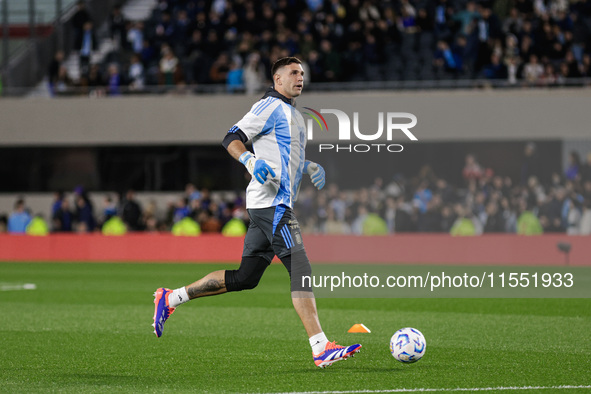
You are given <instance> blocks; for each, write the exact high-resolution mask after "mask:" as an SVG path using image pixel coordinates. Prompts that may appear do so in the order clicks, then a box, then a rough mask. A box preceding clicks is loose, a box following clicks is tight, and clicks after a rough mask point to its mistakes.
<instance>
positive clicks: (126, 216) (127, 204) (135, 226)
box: [120, 189, 143, 231]
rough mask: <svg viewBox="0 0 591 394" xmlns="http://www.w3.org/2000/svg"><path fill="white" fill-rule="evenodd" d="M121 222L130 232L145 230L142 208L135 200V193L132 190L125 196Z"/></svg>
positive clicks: (121, 208)
mask: <svg viewBox="0 0 591 394" xmlns="http://www.w3.org/2000/svg"><path fill="white" fill-rule="evenodd" d="M120 210H121V220H123V223H125V224H126V225H127V229H128V230H129V231H141V230H143V223H142V222H141V219H142V208H141V206H140V204H138V202H137V201H136V200H135V192H134V191H133V190H131V189H129V190H128V191H127V193H126V194H125V199H123V200H122V205H121V207H120Z"/></svg>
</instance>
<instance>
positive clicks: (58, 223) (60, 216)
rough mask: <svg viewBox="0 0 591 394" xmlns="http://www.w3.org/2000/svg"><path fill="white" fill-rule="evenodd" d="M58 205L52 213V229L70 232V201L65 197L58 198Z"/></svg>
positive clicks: (72, 220)
mask: <svg viewBox="0 0 591 394" xmlns="http://www.w3.org/2000/svg"><path fill="white" fill-rule="evenodd" d="M59 203H60V206H59V208H58V209H57V210H55V211H54V212H53V214H52V216H51V217H52V231H54V232H70V231H72V230H73V225H74V213H72V211H71V209H70V201H68V199H67V198H62V199H60V200H59Z"/></svg>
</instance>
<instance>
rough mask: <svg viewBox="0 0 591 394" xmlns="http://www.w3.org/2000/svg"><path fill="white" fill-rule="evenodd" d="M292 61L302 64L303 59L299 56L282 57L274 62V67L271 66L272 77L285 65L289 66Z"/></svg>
mask: <svg viewBox="0 0 591 394" xmlns="http://www.w3.org/2000/svg"><path fill="white" fill-rule="evenodd" d="M292 63H297V64H302V61H301V60H300V59H298V58H297V57H293V56H289V57H282V58H281V59H278V60H277V61H276V62H275V63H273V67H271V78H273V75H275V73H276V72H277V70H279V69H280V68H281V67H283V66H287V65H289V64H292Z"/></svg>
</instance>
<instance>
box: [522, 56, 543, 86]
mask: <svg viewBox="0 0 591 394" xmlns="http://www.w3.org/2000/svg"><path fill="white" fill-rule="evenodd" d="M543 74H544V67H543V66H542V65H541V64H540V63H538V57H537V56H536V55H534V54H531V55H530V56H529V62H528V63H527V64H526V65H525V67H524V68H523V79H525V81H526V82H529V83H537V82H538V81H539V79H540V78H541V77H542V75H543Z"/></svg>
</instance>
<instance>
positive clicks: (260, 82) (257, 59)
mask: <svg viewBox="0 0 591 394" xmlns="http://www.w3.org/2000/svg"><path fill="white" fill-rule="evenodd" d="M243 73H244V74H243V75H244V77H243V78H244V87H245V90H246V94H248V95H252V94H255V93H257V92H259V91H260V90H261V89H262V88H263V86H264V83H265V67H264V65H263V64H262V63H261V56H260V55H259V54H258V52H254V53H251V54H250V55H249V56H248V58H247V59H246V64H245V65H244V70H243Z"/></svg>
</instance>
